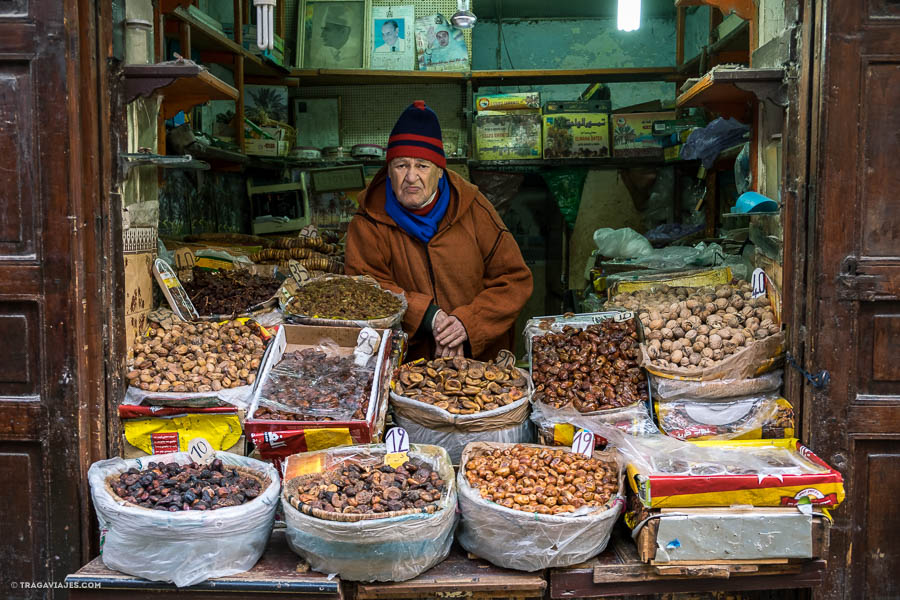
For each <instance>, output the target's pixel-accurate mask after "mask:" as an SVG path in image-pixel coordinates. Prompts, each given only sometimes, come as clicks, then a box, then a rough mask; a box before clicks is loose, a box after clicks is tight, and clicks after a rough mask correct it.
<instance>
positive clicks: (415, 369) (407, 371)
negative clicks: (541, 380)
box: [394, 357, 528, 415]
mask: <svg viewBox="0 0 900 600" xmlns="http://www.w3.org/2000/svg"><path fill="white" fill-rule="evenodd" d="M527 390H528V380H527V379H526V378H525V376H523V375H522V373H521V371H519V370H518V369H516V368H515V367H514V366H509V367H500V366H498V365H495V364H494V363H493V362H492V361H489V362H486V363H484V362H481V361H477V360H471V359H467V358H459V357H457V358H452V359H450V358H446V359H445V358H436V359H434V360H430V361H428V362H418V363H407V364H405V365H403V366H401V367H400V369H399V372H398V374H397V383H396V384H395V385H394V392H395V393H397V394H399V395H400V396H404V397H406V398H412V399H413V400H418V401H419V402H426V403H428V404H431V405H433V406H436V407H437V408H442V409H444V410H446V411H447V412H450V413H453V414H460V415H469V414H472V413H476V412H480V411H483V410H492V409H495V408H500V407H501V406H506V405H507V404H512V403H513V402H515V401H516V400H519V399H520V398H523V397H524V396H525V393H526V392H527Z"/></svg>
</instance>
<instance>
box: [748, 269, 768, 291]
mask: <svg viewBox="0 0 900 600" xmlns="http://www.w3.org/2000/svg"><path fill="white" fill-rule="evenodd" d="M750 283H751V284H753V292H752V295H753V297H754V298H759V297H760V296H765V295H766V272H765V271H763V270H762V269H755V270H754V271H753V275H752V276H751V277H750Z"/></svg>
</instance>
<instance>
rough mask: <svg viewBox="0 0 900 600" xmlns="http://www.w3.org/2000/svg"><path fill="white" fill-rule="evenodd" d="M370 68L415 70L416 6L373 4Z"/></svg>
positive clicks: (370, 26)
mask: <svg viewBox="0 0 900 600" xmlns="http://www.w3.org/2000/svg"><path fill="white" fill-rule="evenodd" d="M369 28H370V30H371V32H372V43H371V56H370V57H369V68H370V69H388V70H395V71H412V70H413V69H415V67H416V49H415V8H414V7H413V5H409V6H373V7H372V22H371V24H370V25H369Z"/></svg>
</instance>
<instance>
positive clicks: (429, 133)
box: [387, 100, 447, 169]
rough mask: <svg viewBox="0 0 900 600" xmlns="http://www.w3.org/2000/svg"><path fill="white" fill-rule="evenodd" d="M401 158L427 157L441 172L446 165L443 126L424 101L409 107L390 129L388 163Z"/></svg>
mask: <svg viewBox="0 0 900 600" xmlns="http://www.w3.org/2000/svg"><path fill="white" fill-rule="evenodd" d="M400 156H408V157H412V158H424V159H425V160H427V161H430V162H433V163H434V164H436V165H437V166H439V167H441V168H442V169H443V168H446V166H447V157H446V156H445V155H444V141H443V139H442V138H441V124H440V122H438V117H437V115H436V114H434V111H433V110H431V109H430V108H428V107H427V106H425V101H424V100H416V101H415V102H413V103H412V104H410V105H409V106H407V107H406V110H404V111H403V113H402V114H401V115H400V118H399V119H397V124H396V125H394V128H393V129H392V130H391V137H389V138H388V150H387V161H388V162H390V161H391V160H393V159H395V158H397V157H400Z"/></svg>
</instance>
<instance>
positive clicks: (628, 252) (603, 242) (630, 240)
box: [594, 227, 653, 258]
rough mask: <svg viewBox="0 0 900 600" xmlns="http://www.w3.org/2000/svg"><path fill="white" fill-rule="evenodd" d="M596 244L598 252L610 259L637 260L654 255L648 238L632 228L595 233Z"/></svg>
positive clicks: (604, 230) (604, 228)
mask: <svg viewBox="0 0 900 600" xmlns="http://www.w3.org/2000/svg"><path fill="white" fill-rule="evenodd" d="M594 244H596V245H597V252H599V253H600V255H601V256H606V257H608V258H637V257H640V256H647V255H649V254H652V253H653V246H651V245H650V242H649V241H648V240H647V238H645V237H644V236H642V235H641V234H639V233H638V232H637V231H635V230H634V229H631V228H630V227H623V228H622V229H610V228H609V227H603V228H601V229H598V230H596V231H595V232H594Z"/></svg>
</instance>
